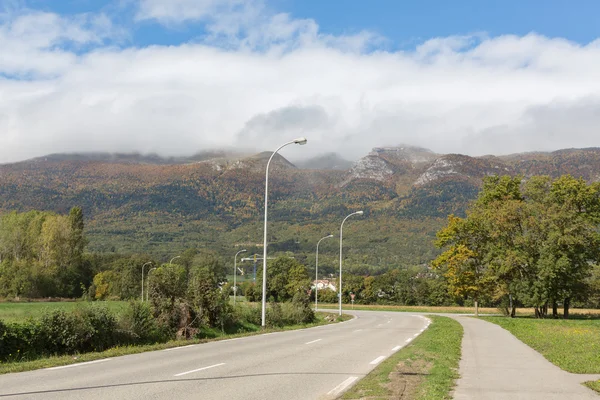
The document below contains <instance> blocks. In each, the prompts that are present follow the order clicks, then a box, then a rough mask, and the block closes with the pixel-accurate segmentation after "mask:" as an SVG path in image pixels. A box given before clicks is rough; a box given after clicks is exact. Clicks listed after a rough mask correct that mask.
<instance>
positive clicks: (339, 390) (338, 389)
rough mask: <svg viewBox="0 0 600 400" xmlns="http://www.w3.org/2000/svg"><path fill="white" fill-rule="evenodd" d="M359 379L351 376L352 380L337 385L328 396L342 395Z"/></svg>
mask: <svg viewBox="0 0 600 400" xmlns="http://www.w3.org/2000/svg"><path fill="white" fill-rule="evenodd" d="M357 379H358V376H351V377H350V378H348V379H346V380H345V381H344V382H342V383H340V384H339V385H337V386H336V387H334V388H333V389H331V390H330V391H329V392H327V394H333V395H338V394H340V393H342V392H343V391H344V389H346V388H347V387H348V386H350V385H352V383H354V381H355V380H357Z"/></svg>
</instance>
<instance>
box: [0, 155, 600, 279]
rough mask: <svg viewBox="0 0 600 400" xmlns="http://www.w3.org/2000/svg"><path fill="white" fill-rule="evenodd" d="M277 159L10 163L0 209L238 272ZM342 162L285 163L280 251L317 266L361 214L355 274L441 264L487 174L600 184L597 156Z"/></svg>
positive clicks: (277, 235) (330, 259) (101, 248)
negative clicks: (215, 259)
mask: <svg viewBox="0 0 600 400" xmlns="http://www.w3.org/2000/svg"><path fill="white" fill-rule="evenodd" d="M267 156H268V154H265V153H261V154H258V155H256V156H252V157H241V158H240V157H239V156H228V155H226V154H225V153H214V154H212V155H211V154H209V153H204V155H203V156H201V157H200V156H198V158H199V159H201V161H193V162H192V161H190V160H187V163H175V161H174V160H172V162H171V163H169V162H168V161H165V160H162V159H161V160H160V161H157V162H153V161H152V158H151V157H150V158H148V157H141V156H140V157H125V156H122V155H121V156H119V157H116V156H115V157H112V158H111V157H101V156H98V155H95V156H94V157H90V158H89V159H88V158H86V157H85V155H79V156H77V157H68V156H52V157H47V158H40V159H36V160H31V161H26V162H21V163H16V164H5V165H1V166H0V210H1V211H2V212H3V213H7V212H10V211H19V212H23V211H28V210H47V211H53V212H57V213H61V214H65V213H68V211H69V210H70V209H71V208H72V207H75V206H78V207H81V208H82V210H83V214H84V215H85V219H86V220H85V226H86V235H87V237H88V239H89V245H88V250H89V251H92V252H118V253H142V252H143V253H149V254H151V255H152V256H154V257H157V258H158V259H162V260H165V259H167V258H168V257H170V256H175V255H177V254H180V253H181V252H183V251H184V250H185V249H187V248H206V249H211V250H216V251H217V253H218V254H220V255H222V257H224V260H226V261H227V262H229V261H230V260H229V257H230V256H231V255H233V253H235V250H236V249H240V248H247V249H248V253H250V254H252V253H255V252H261V249H260V247H258V246H257V244H259V243H261V242H262V212H263V199H264V197H263V196H264V168H265V164H266V158H267ZM180 161H181V160H179V161H178V162H180ZM333 161H335V162H333ZM333 161H332V162H331V163H329V164H328V163H325V162H323V160H322V159H321V163H320V164H319V165H330V167H331V168H334V169H299V168H296V167H295V166H294V165H293V164H291V163H289V162H287V160H285V159H284V158H283V157H281V156H278V157H276V158H275V160H274V164H273V165H272V167H271V173H270V195H269V199H270V202H271V203H270V204H271V205H270V208H269V221H270V230H269V241H270V243H271V244H270V250H271V251H272V252H274V253H284V252H292V253H294V255H295V256H296V257H298V258H300V259H303V260H306V259H308V261H307V263H308V265H312V261H311V260H312V259H313V257H314V249H315V244H316V242H317V240H318V239H319V238H320V237H322V236H324V235H326V234H328V233H334V234H335V233H337V232H338V230H339V224H340V222H341V220H342V218H343V217H344V216H345V215H347V214H349V213H351V212H353V211H356V210H361V209H362V210H364V211H365V215H364V216H363V217H361V218H354V219H353V220H352V221H350V222H349V223H348V224H347V225H346V226H345V230H344V232H345V234H344V236H345V245H346V247H347V250H345V255H347V256H348V261H347V265H348V267H349V269H350V270H352V271H353V272H356V273H371V274H373V273H380V272H382V271H383V270H387V269H390V268H392V267H397V266H408V265H418V264H422V263H427V262H429V261H430V260H432V259H433V258H435V256H436V255H437V254H439V250H437V249H435V247H434V246H433V244H432V243H433V241H434V239H435V232H436V231H437V230H439V229H440V228H441V227H442V226H443V225H444V223H445V221H446V216H447V215H448V214H450V213H455V214H457V215H464V210H465V209H466V206H467V204H468V203H469V201H471V200H472V199H474V198H475V197H476V194H477V192H478V190H479V188H480V186H481V181H482V178H483V177H484V176H489V175H495V174H498V175H504V174H508V175H512V176H516V175H523V176H524V177H525V178H527V177H528V176H532V175H544V174H547V175H550V176H552V177H557V176H560V175H562V174H565V173H569V174H571V175H573V176H574V177H583V178H584V179H585V180H587V181H588V182H592V181H597V180H600V150H599V149H596V148H593V149H582V150H561V151H557V152H554V153H528V154H516V155H511V156H504V157H495V156H485V157H469V156H465V155H458V154H447V155H442V154H436V153H433V152H431V151H429V150H427V149H421V148H414V147H408V146H404V147H394V148H376V149H373V151H372V152H371V153H369V154H368V155H367V156H365V157H363V158H362V159H360V160H359V161H357V162H356V163H354V164H353V166H352V167H351V168H350V169H348V170H340V169H335V168H337V166H338V165H342V164H343V163H342V162H340V161H339V160H338V159H334V160H333ZM305 165H310V163H308V164H305ZM314 165H317V164H314ZM336 247H337V243H336V241H334V240H331V241H325V242H323V243H322V245H321V253H322V254H321V257H320V261H321V264H322V266H323V268H331V269H333V267H334V266H335V264H336V257H337V250H336Z"/></svg>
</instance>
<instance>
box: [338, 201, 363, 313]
mask: <svg viewBox="0 0 600 400" xmlns="http://www.w3.org/2000/svg"><path fill="white" fill-rule="evenodd" d="M353 215H363V212H362V211H357V212H354V213H352V214H350V215H348V216H347V217H346V218H344V220H343V221H342V226H340V291H339V293H338V297H339V299H338V301H339V304H340V315H342V233H343V231H344V222H346V220H347V219H348V218H350V217H351V216H353Z"/></svg>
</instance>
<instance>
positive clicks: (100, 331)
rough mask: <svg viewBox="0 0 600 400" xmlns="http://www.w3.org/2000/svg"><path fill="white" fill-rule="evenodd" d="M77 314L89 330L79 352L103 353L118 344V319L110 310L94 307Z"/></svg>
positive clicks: (86, 308)
mask: <svg viewBox="0 0 600 400" xmlns="http://www.w3.org/2000/svg"><path fill="white" fill-rule="evenodd" d="M75 314H76V315H77V314H79V315H80V317H81V321H82V323H83V325H84V326H85V327H86V328H87V329H88V330H89V331H88V332H86V334H85V339H84V341H83V343H82V347H81V348H79V349H78V351H102V350H105V349H108V348H110V347H112V346H114V345H115V344H117V343H118V338H117V329H118V325H117V319H116V317H115V315H114V314H113V313H112V312H110V311H109V310H108V308H106V307H104V306H98V305H93V306H88V307H85V308H83V309H82V310H81V311H80V312H75Z"/></svg>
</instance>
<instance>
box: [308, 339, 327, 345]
mask: <svg viewBox="0 0 600 400" xmlns="http://www.w3.org/2000/svg"><path fill="white" fill-rule="evenodd" d="M321 340H323V339H317V340H313V341H312V342H308V343H304V344H313V343H317V342H320V341H321Z"/></svg>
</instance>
